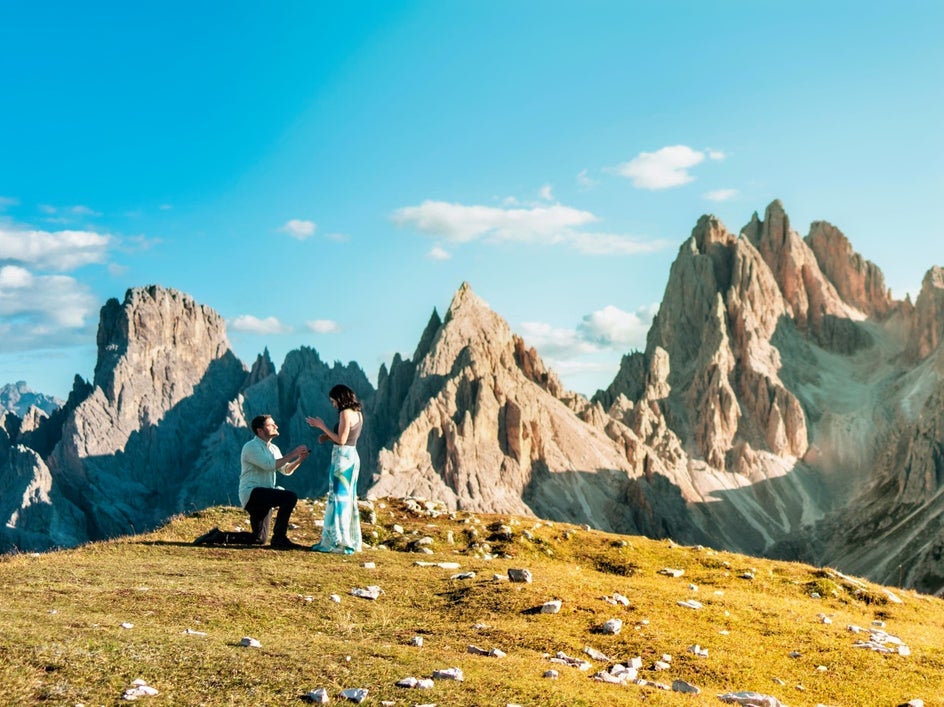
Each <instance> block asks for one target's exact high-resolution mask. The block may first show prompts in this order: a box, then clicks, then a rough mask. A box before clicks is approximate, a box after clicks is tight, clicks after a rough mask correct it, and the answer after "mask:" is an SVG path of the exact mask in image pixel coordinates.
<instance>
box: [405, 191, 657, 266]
mask: <svg viewBox="0 0 944 707" xmlns="http://www.w3.org/2000/svg"><path fill="white" fill-rule="evenodd" d="M390 218H391V220H392V221H393V222H394V223H395V224H397V225H398V226H401V227H404V226H410V227H413V228H415V229H416V230H418V231H420V232H421V233H424V234H426V235H428V236H433V237H435V238H441V239H443V240H445V241H448V242H450V243H457V244H459V243H468V242H470V241H476V240H482V241H485V242H487V243H529V244H530V243H534V244H540V245H554V244H562V245H566V246H569V247H571V248H573V249H575V250H578V251H580V252H582V253H586V254H589V255H604V254H624V255H625V254H634V253H643V252H650V251H652V250H656V249H658V248H661V247H663V244H662V243H661V242H660V243H652V242H649V243H647V242H645V241H641V240H640V239H636V238H633V237H630V236H625V235H617V234H601V233H592V232H587V231H584V230H582V229H583V227H585V226H586V225H587V224H590V223H593V222H595V221H597V220H598V218H597V217H596V216H595V215H593V214H592V213H590V212H589V211H582V210H580V209H574V208H571V207H569V206H564V205H562V204H552V205H549V206H545V205H540V206H532V207H529V208H501V207H495V206H467V205H464V204H455V203H449V202H444V201H424V202H423V203H422V204H420V205H419V206H407V207H403V208H400V209H397V210H396V211H394V212H393V213H392V214H391V216H390Z"/></svg>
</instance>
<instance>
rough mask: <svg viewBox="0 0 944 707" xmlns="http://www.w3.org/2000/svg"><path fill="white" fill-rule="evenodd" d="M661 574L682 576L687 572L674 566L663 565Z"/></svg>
mask: <svg viewBox="0 0 944 707" xmlns="http://www.w3.org/2000/svg"><path fill="white" fill-rule="evenodd" d="M659 574H664V575H665V576H666V577H681V576H682V575H683V574H685V570H680V569H675V568H672V567H663V568H662V569H661V570H659Z"/></svg>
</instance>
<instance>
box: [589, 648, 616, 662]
mask: <svg viewBox="0 0 944 707" xmlns="http://www.w3.org/2000/svg"><path fill="white" fill-rule="evenodd" d="M583 652H584V653H586V654H587V655H588V656H590V657H591V658H592V659H593V660H596V661H599V662H601V663H609V662H610V659H609V658H608V657H607V656H606V654H605V653H601V652H600V651H598V650H597V649H596V648H591V647H590V646H585V647H584V649H583Z"/></svg>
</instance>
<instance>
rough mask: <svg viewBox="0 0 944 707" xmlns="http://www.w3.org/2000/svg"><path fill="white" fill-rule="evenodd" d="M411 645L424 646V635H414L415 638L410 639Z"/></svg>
mask: <svg viewBox="0 0 944 707" xmlns="http://www.w3.org/2000/svg"><path fill="white" fill-rule="evenodd" d="M410 645H411V646H416V647H417V648H422V646H423V637H422V636H413V638H411V639H410Z"/></svg>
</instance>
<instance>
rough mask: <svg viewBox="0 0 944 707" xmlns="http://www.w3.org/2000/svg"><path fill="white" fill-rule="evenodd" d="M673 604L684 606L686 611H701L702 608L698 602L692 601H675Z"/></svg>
mask: <svg viewBox="0 0 944 707" xmlns="http://www.w3.org/2000/svg"><path fill="white" fill-rule="evenodd" d="M675 603H676V604H678V605H679V606H684V607H685V608H686V609H701V608H702V606H703V604H702V603H701V602H700V601H695V600H694V599H688V600H687V601H677V602H675Z"/></svg>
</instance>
